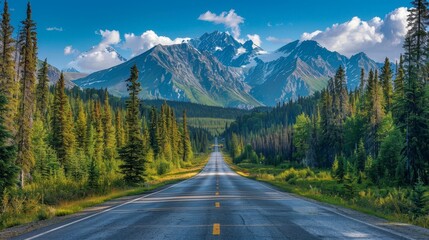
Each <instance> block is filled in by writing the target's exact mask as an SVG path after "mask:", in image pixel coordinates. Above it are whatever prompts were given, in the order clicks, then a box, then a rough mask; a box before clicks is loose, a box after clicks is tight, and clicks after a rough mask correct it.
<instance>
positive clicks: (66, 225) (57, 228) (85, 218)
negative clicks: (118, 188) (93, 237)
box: [26, 156, 211, 240]
mask: <svg viewBox="0 0 429 240" xmlns="http://www.w3.org/2000/svg"><path fill="white" fill-rule="evenodd" d="M210 158H211V156H210ZM209 162H210V160H209ZM207 165H208V164H207ZM207 165H206V166H205V167H204V168H203V169H202V170H201V171H200V172H199V173H198V174H197V175H195V176H193V177H191V178H188V179H186V180H184V181H182V182H179V183H176V184H173V185H171V186H169V187H167V188H164V189H161V190H159V191H156V192H153V193H149V194H147V195H144V196H141V197H138V198H135V199H133V200H130V201H128V202H125V203H122V204H120V205H117V206H114V207H111V208H108V209H106V210H104V211H101V212H98V213H94V214H92V215H89V216H87V217H84V218H81V219H78V220H76V221H73V222H70V223H67V224H64V225H61V226H59V227H56V228H53V229H51V230H48V231H46V232H42V233H39V234H37V235H35V236H32V237H29V238H26V240H32V239H36V238H39V237H41V236H44V235H46V234H48V233H51V232H55V231H57V230H60V229H63V228H65V227H68V226H70V225H73V224H76V223H79V222H82V221H85V220H87V219H90V218H93V217H95V216H98V215H100V214H103V213H106V212H110V211H112V210H114V209H117V208H120V207H122V206H125V205H128V204H130V203H134V202H137V201H139V200H141V199H143V198H147V197H150V196H152V195H155V194H158V193H161V192H164V191H166V190H168V189H170V188H173V187H176V186H178V185H180V184H183V183H185V182H188V181H190V180H192V179H194V178H196V177H198V176H200V175H201V173H202V172H204V171H205V168H206V167H207Z"/></svg>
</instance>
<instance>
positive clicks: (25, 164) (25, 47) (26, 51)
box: [16, 2, 37, 187]
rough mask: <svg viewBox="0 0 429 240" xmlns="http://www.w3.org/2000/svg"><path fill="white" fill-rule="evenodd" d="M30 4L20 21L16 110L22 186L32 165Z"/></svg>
mask: <svg viewBox="0 0 429 240" xmlns="http://www.w3.org/2000/svg"><path fill="white" fill-rule="evenodd" d="M31 17H32V16H31V5H30V2H29V3H28V4H27V18H26V19H25V20H24V21H22V25H23V26H22V29H21V32H20V39H19V45H20V47H21V48H20V58H21V60H20V68H21V74H20V83H21V93H20V103H19V104H20V105H19V112H18V116H17V118H18V126H19V129H18V133H17V138H16V139H17V143H18V157H17V163H18V165H19V166H20V167H21V175H20V183H21V187H24V180H25V176H26V174H28V173H29V172H30V170H31V168H32V167H33V165H34V156H33V152H32V144H31V135H32V123H33V114H34V107H33V106H34V104H35V102H34V98H35V96H34V94H35V91H34V88H35V83H36V64H37V35H36V24H35V23H34V21H33V19H32V18H31Z"/></svg>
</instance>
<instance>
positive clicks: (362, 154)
mask: <svg viewBox="0 0 429 240" xmlns="http://www.w3.org/2000/svg"><path fill="white" fill-rule="evenodd" d="M366 159H367V156H366V151H365V146H364V143H363V141H362V139H361V140H360V141H359V144H358V148H357V151H356V168H357V170H358V171H361V172H363V171H364V170H365V161H366Z"/></svg>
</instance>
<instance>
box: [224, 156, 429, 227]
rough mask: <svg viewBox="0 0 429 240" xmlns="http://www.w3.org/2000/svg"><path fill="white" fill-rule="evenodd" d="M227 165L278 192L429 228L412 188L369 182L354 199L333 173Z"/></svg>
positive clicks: (428, 217)
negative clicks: (418, 211)
mask: <svg viewBox="0 0 429 240" xmlns="http://www.w3.org/2000/svg"><path fill="white" fill-rule="evenodd" d="M224 156H225V159H226V161H227V163H228V164H229V165H230V166H231V168H232V169H233V170H234V171H236V172H237V173H238V174H240V175H241V176H244V177H247V178H252V179H255V180H258V181H262V182H266V183H269V184H271V185H273V186H275V187H277V188H278V189H281V190H283V191H286V192H290V193H294V194H297V195H300V196H303V197H306V198H310V199H314V200H317V201H320V202H324V203H328V204H333V205H337V206H341V207H345V208H350V209H353V210H356V211H359V212H363V213H366V214H369V215H373V216H377V217H380V218H384V219H386V220H389V221H393V222H401V223H408V224H414V225H418V226H421V227H425V228H429V215H426V216H414V215H413V214H412V213H411V209H412V208H413V203H412V201H411V198H412V195H411V193H412V188H411V187H404V188H398V187H389V186H376V185H374V184H372V183H371V182H370V181H368V180H363V181H362V183H360V184H357V183H356V184H353V185H352V186H353V195H352V197H350V195H349V192H348V191H347V190H346V188H345V184H344V183H340V182H338V181H337V180H335V179H333V178H332V176H331V174H330V171H329V170H320V169H308V168H301V169H297V168H293V167H291V166H289V165H288V164H283V165H280V166H277V167H274V166H263V165H257V164H252V163H247V162H243V163H239V164H233V162H232V160H231V158H230V157H229V156H228V155H227V154H224Z"/></svg>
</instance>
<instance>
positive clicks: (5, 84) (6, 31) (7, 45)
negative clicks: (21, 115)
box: [0, 1, 19, 137]
mask: <svg viewBox="0 0 429 240" xmlns="http://www.w3.org/2000/svg"><path fill="white" fill-rule="evenodd" d="M12 34H13V27H12V26H11V24H10V14H9V6H8V2H7V1H5V2H4V8H3V14H2V22H1V27H0V46H1V51H0V93H2V94H4V95H5V97H6V98H7V101H8V104H7V105H6V112H5V114H6V115H5V123H4V124H5V126H6V129H7V130H8V131H9V132H10V134H11V137H14V136H15V134H16V132H17V125H16V122H15V121H16V115H17V112H18V92H19V84H18V82H17V81H16V79H15V59H14V52H15V47H14V42H15V40H14V39H13V38H12Z"/></svg>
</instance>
